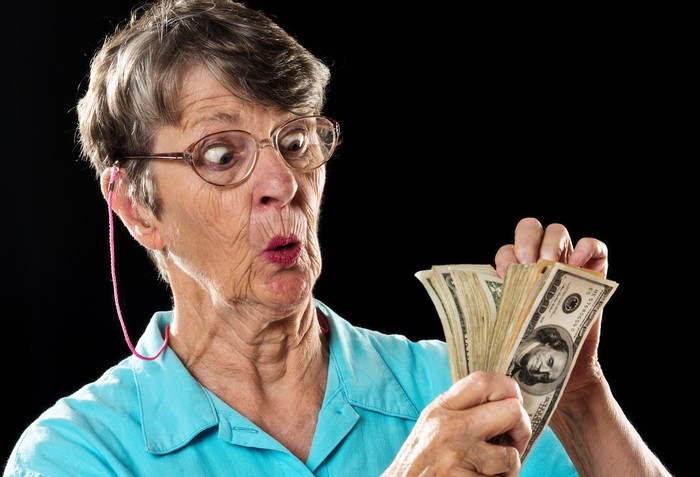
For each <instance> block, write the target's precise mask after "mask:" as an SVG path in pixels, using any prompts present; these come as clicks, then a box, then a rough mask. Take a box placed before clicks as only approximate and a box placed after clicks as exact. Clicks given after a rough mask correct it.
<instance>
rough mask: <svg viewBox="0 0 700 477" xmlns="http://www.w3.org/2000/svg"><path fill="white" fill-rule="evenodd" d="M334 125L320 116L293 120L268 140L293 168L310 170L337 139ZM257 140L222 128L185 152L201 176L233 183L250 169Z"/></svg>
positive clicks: (255, 152) (317, 165) (254, 158)
mask: <svg viewBox="0 0 700 477" xmlns="http://www.w3.org/2000/svg"><path fill="white" fill-rule="evenodd" d="M336 135H337V129H336V125H335V124H334V123H333V122H332V121H331V120H329V119H328V118H324V117H320V116H319V117H304V118H298V119H294V120H292V121H290V122H288V123H286V124H284V125H282V127H280V128H279V129H278V130H277V131H275V133H274V134H273V135H272V143H273V145H274V147H275V148H276V149H277V150H278V151H279V153H280V154H281V155H282V157H283V158H284V160H285V161H286V162H287V164H289V166H290V167H291V168H293V169H297V170H312V169H315V168H317V167H319V166H321V165H322V164H323V163H325V162H326V161H327V160H328V159H329V158H330V156H331V154H332V153H333V149H334V148H335V145H336V141H337V137H336ZM259 147H260V146H259V143H258V141H257V140H256V139H255V138H254V137H253V136H252V135H250V134H249V133H247V132H245V131H222V132H218V133H214V134H211V135H209V136H205V137H203V138H202V139H200V140H199V141H197V142H196V143H195V144H193V145H192V146H191V147H190V148H189V150H188V151H187V154H188V155H189V157H190V158H191V160H192V165H193V166H194V168H195V169H196V170H197V173H198V174H199V175H201V176H202V178H203V179H205V180H207V181H210V182H213V183H216V184H220V185H227V184H235V183H237V182H240V181H242V180H244V179H245V178H246V177H247V176H248V174H249V173H250V172H251V170H252V168H253V166H254V164H255V160H256V156H257V154H258V153H259Z"/></svg>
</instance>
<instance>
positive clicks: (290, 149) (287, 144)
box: [278, 129, 308, 157]
mask: <svg viewBox="0 0 700 477" xmlns="http://www.w3.org/2000/svg"><path fill="white" fill-rule="evenodd" d="M278 144H279V148H280V151H282V153H283V154H284V155H285V156H286V157H300V156H303V155H304V154H305V153H306V149H307V148H308V141H307V132H306V130H304V129H292V130H290V131H288V132H285V133H284V135H283V136H280V138H279V143H278Z"/></svg>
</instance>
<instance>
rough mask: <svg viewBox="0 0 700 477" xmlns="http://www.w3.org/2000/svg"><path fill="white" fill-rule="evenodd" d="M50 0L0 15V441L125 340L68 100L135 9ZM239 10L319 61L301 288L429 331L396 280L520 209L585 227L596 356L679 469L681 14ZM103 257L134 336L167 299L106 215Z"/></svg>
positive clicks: (690, 87)
mask: <svg viewBox="0 0 700 477" xmlns="http://www.w3.org/2000/svg"><path fill="white" fill-rule="evenodd" d="M66 3H67V2H38V3H36V2H31V3H30V2H12V3H11V4H10V5H6V7H5V8H4V9H3V17H4V18H3V29H2V30H3V31H2V35H3V43H2V45H3V59H2V86H3V87H2V90H1V91H2V92H3V93H4V96H5V98H4V99H5V101H3V103H4V106H5V107H4V108H3V116H4V118H3V123H2V124H3V126H2V129H1V130H2V134H3V137H2V143H1V147H2V152H3V164H2V165H3V167H2V170H1V171H0V173H1V174H2V184H3V186H2V188H1V193H2V198H1V202H0V204H2V210H3V215H2V218H3V220H2V223H3V225H2V227H3V233H2V248H1V250H2V265H3V271H4V273H3V274H2V284H1V288H0V289H1V290H2V302H3V305H4V306H3V311H2V321H3V325H4V326H3V332H2V337H3V339H2V341H3V343H4V345H5V353H4V356H5V363H6V364H5V366H4V368H5V377H4V379H3V382H4V389H5V392H4V393H3V394H4V397H5V412H4V415H5V418H4V419H3V424H4V425H3V431H2V442H1V443H0V445H1V447H0V451H2V452H3V453H4V454H2V455H8V454H9V452H10V449H11V446H12V444H13V443H14V442H15V440H16V439H17V437H18V436H19V433H20V432H21V430H22V429H23V428H24V427H25V426H26V425H27V424H29V422H30V421H31V420H33V419H34V418H36V417H37V416H38V414H39V413H40V412H41V411H42V410H43V409H45V408H46V407H48V406H49V405H51V404H52V403H53V402H54V401H55V400H56V399H58V398H59V397H61V396H63V395H65V394H68V393H70V392H72V391H74V390H76V389H77V388H78V387H80V386H81V385H83V384H84V383H86V382H88V381H91V380H93V379H95V378H97V377H98V376H99V375H100V374H101V373H102V371H103V370H105V369H106V368H107V367H108V366H110V365H112V364H114V363H115V362H117V361H118V360H119V359H121V358H122V357H124V356H126V355H127V354H128V348H127V347H126V345H125V343H124V340H123V338H122V333H121V329H120V326H119V322H118V319H117V316H116V312H115V310H114V301H113V298H112V288H111V282H110V272H109V249H108V241H107V238H108V235H107V223H108V222H107V208H106V204H105V203H104V201H103V200H102V197H101V194H100V193H99V190H98V187H97V182H96V180H95V176H94V173H93V171H92V170H91V169H89V167H88V166H87V164H86V163H84V162H82V161H81V160H79V159H78V152H77V148H76V146H75V141H74V129H75V115H74V111H73V107H74V104H75V102H76V99H77V98H78V96H79V95H80V94H81V93H82V91H83V86H84V81H85V74H86V72H87V69H88V62H89V58H90V57H91V55H92V53H93V51H94V49H95V48H96V47H97V46H98V44H99V42H100V40H101V38H102V37H103V35H104V34H106V33H107V32H108V31H111V29H112V27H113V26H114V25H116V24H117V23H118V22H119V21H120V20H121V19H122V18H124V17H125V16H126V15H127V14H128V12H129V10H130V8H131V6H132V5H133V4H132V3H130V2H125V1H116V0H111V1H100V2H88V3H85V2H78V3H76V4H66ZM482 3H485V5H484V4H482ZM687 3H692V2H687ZM250 5H253V6H254V7H256V8H259V9H262V10H263V11H265V12H266V13H269V14H271V15H272V16H274V17H275V18H276V19H277V20H278V21H279V22H280V23H281V24H282V26H284V27H285V28H287V29H288V31H290V33H292V34H293V35H294V36H296V37H297V38H299V39H300V40H301V42H302V43H303V44H305V45H306V46H307V47H309V48H310V49H312V50H313V51H314V52H315V53H316V54H318V55H319V56H321V57H322V58H324V59H325V60H327V61H328V62H329V63H330V64H331V69H332V72H333V75H334V79H333V81H332V85H331V88H330V91H329V102H328V106H327V109H326V113H327V114H328V115H329V116H332V117H334V118H336V119H337V120H339V121H340V123H341V127H342V131H343V136H344V144H343V146H342V148H341V149H340V150H339V152H338V154H337V156H336V157H335V158H334V159H333V160H332V162H331V163H329V166H328V173H329V178H328V185H327V189H326V201H325V204H324V209H323V216H322V226H321V245H322V249H323V253H324V271H323V275H322V278H321V280H320V281H319V283H318V285H317V288H316V295H317V297H319V298H320V299H322V300H323V301H325V302H326V303H327V304H329V305H331V306H332V307H333V308H335V309H336V311H338V312H339V313H340V314H341V315H343V316H344V317H346V318H347V319H349V320H350V321H352V322H354V323H356V324H358V325H362V326H367V327H372V328H377V329H380V330H382V331H386V332H390V333H404V334H407V335H408V336H409V337H411V338H413V339H420V338H441V337H443V334H442V330H441V327H440V323H439V320H438V318H437V314H436V313H435V311H434V309H433V307H432V303H431V302H430V299H429V297H428V295H427V293H426V292H425V291H424V289H423V288H422V286H421V285H420V283H419V282H418V280H417V279H415V278H414V276H413V274H414V273H415V272H416V271H418V270H421V269H425V268H429V267H430V266H431V265H433V264H444V263H491V262H492V260H493V255H494V253H495V252H496V249H497V248H498V246H499V245H501V244H503V243H506V242H509V241H511V240H512V232H513V229H514V227H515V224H516V222H517V220H518V219H519V218H521V217H524V216H530V215H532V216H536V217H538V218H539V219H540V220H541V221H542V222H543V223H550V222H562V223H564V224H565V225H567V227H569V229H570V232H571V233H572V235H573V236H574V237H575V238H579V237H582V236H594V237H597V238H600V239H602V240H604V241H605V242H606V243H607V244H608V246H609V249H610V263H611V265H610V270H609V275H608V276H609V278H611V279H613V280H615V281H618V282H619V283H620V287H619V288H618V291H617V292H616V294H615V295H614V296H613V298H612V300H611V302H610V303H609V304H608V306H607V307H606V312H605V317H604V321H603V335H602V342H601V348H600V355H601V361H602V364H603V367H604V370H605V372H606V375H607V377H608V379H609V380H610V382H611V385H612V388H613V391H614V392H615V393H616V395H617V397H618V399H619V401H620V403H621V405H622V407H623V409H624V410H625V411H626V412H627V414H628V416H629V417H630V419H631V421H632V423H633V424H634V425H635V426H636V427H637V429H638V430H639V432H640V433H641V435H642V437H643V438H644V439H645V440H646V441H647V442H648V443H649V444H650V446H651V447H652V448H653V449H654V450H655V451H656V453H657V454H658V455H659V456H660V457H661V459H662V460H663V461H664V462H665V463H666V464H667V466H668V467H669V468H670V470H671V471H672V472H674V474H677V475H683V473H684V472H685V470H684V469H686V468H688V467H689V465H690V459H691V455H690V454H689V453H688V452H687V449H688V447H687V446H688V443H689V441H690V442H692V441H694V440H695V439H694V426H691V425H690V423H689V418H688V417H689V416H691V415H694V414H695V411H694V407H691V406H694V405H695V401H696V400H692V401H691V396H693V395H694V391H692V389H694V387H695V386H696V383H695V382H694V381H695V375H694V374H693V375H690V374H689V373H688V371H689V370H690V366H689V365H690V363H691V359H693V358H694V354H695V353H694V352H693V350H694V349H695V347H696V344H695V343H696V341H697V339H698V335H697V333H696V331H697V326H696V324H695V322H696V320H697V319H698V311H697V308H696V307H695V306H694V305H695V303H696V297H697V291H696V285H697V280H696V279H695V277H696V272H695V266H696V263H697V260H696V255H697V251H696V244H697V233H696V231H695V226H694V225H695V224H694V223H695V222H696V221H697V206H696V205H695V200H696V199H695V198H696V193H695V192H692V191H693V190H695V189H696V187H697V185H696V183H697V179H696V178H697V174H696V172H695V167H694V165H693V167H692V168H691V161H692V160H693V159H695V158H697V156H698V126H699V124H698V113H699V112H700V111H699V109H698V99H699V98H698V95H699V91H700V89H699V87H698V84H699V83H698V80H699V79H700V78H699V75H698V71H699V69H698V65H697V62H698V56H697V51H696V48H697V47H696V45H698V41H697V40H698V33H697V28H696V26H695V25H694V24H693V18H694V17H693V16H692V15H691V12H690V10H689V9H686V7H683V6H681V5H683V4H674V3H673V2H663V3H661V2H659V3H657V4H647V3H639V2H632V1H629V2H622V1H617V0H615V1H608V2H603V1H589V2H574V1H563V2H562V1H558V2H553V1H541V2H536V3H535V4H533V3H531V2H527V3H525V2H473V3H460V6H459V7H458V8H457V7H453V6H451V5H452V3H450V2H428V3H425V4H421V5H418V6H413V7H409V6H408V5H407V4H404V3H403V2H398V1H392V2H382V3H379V4H378V2H375V3H371V2H367V3H364V2H319V1H306V2H277V3H276V4H274V5H273V4H272V2H263V1H256V2H251V3H250ZM8 105H9V107H7V106H8ZM116 251H117V252H116V253H117V275H118V278H119V287H120V296H121V299H120V303H121V306H122V311H123V313H124V317H125V319H126V322H127V327H128V329H129V332H130V334H131V337H132V340H133V341H134V342H135V341H136V339H137V338H138V336H139V335H140V333H141V332H142V330H143V328H144V327H145V324H146V322H147V320H148V318H149V317H150V316H151V314H152V313H153V312H154V311H156V310H160V309H165V308H168V307H169V297H168V293H167V290H166V289H165V287H164V286H163V285H162V284H161V283H159V281H158V279H157V274H156V272H155V271H154V269H153V267H152V266H151V265H150V263H149V262H148V260H147V259H146V255H145V253H143V251H142V250H141V249H139V247H138V246H137V245H136V243H135V242H134V241H133V240H132V239H131V238H130V237H129V236H128V234H127V233H126V232H125V231H124V230H123V228H122V227H121V224H118V225H117V228H116ZM8 399H9V402H8ZM691 433H692V434H691Z"/></svg>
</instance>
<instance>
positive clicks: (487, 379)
mask: <svg viewBox="0 0 700 477" xmlns="http://www.w3.org/2000/svg"><path fill="white" fill-rule="evenodd" d="M502 399H516V400H517V401H518V402H522V400H523V397H522V394H521V392H520V387H519V386H518V383H517V382H516V381H515V380H514V379H512V378H510V377H508V376H504V375H500V374H495V373H488V372H486V371H475V372H473V373H471V374H469V375H468V376H465V377H464V378H462V379H460V380H459V381H457V382H456V383H454V384H453V385H452V386H450V388H449V389H448V390H447V391H445V392H444V393H443V394H441V395H440V396H439V397H438V399H437V400H436V402H437V403H438V404H439V405H440V406H442V407H444V408H445V409H449V410H454V411H457V410H463V409H470V408H472V407H474V406H478V405H479V404H483V403H486V402H490V401H500V400H502Z"/></svg>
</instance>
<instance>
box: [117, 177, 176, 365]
mask: <svg viewBox="0 0 700 477" xmlns="http://www.w3.org/2000/svg"><path fill="white" fill-rule="evenodd" d="M118 172H119V167H117V166H114V167H112V174H111V175H110V177H109V188H108V199H107V206H108V208H109V214H108V215H109V259H110V267H111V270H112V286H113V288H114V304H115V305H116V307H117V316H119V323H121V325H122V331H123V332H124V339H125V340H126V344H127V345H128V346H129V349H130V350H131V352H132V353H133V354H134V356H136V357H137V358H141V359H143V360H145V361H152V360H154V359H156V358H157V357H158V356H160V354H161V353H162V352H163V350H165V348H166V347H167V346H168V341H169V340H170V325H169V324H168V325H166V326H165V338H164V339H163V346H161V347H160V349H159V350H158V352H157V353H156V354H155V355H153V356H150V357H148V356H143V355H141V354H139V353H138V351H136V348H134V345H133V344H131V340H130V339H129V333H128V332H127V331H126V324H124V318H122V310H121V307H120V306H119V292H118V291H117V272H116V266H115V260H114V211H113V210H112V196H113V195H114V183H115V181H116V178H117V173H118Z"/></svg>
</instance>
